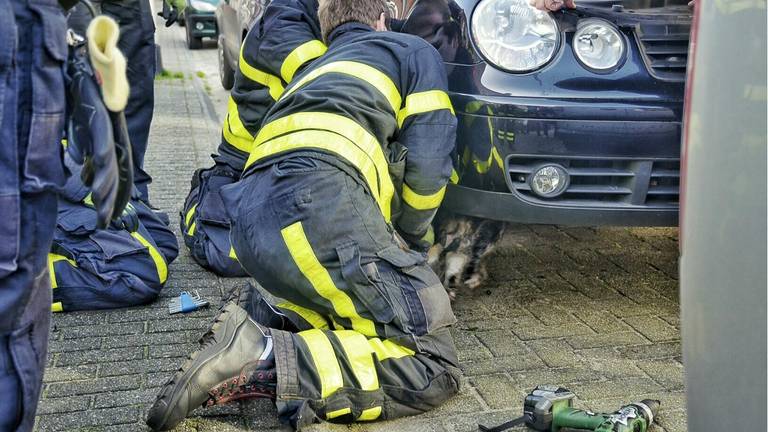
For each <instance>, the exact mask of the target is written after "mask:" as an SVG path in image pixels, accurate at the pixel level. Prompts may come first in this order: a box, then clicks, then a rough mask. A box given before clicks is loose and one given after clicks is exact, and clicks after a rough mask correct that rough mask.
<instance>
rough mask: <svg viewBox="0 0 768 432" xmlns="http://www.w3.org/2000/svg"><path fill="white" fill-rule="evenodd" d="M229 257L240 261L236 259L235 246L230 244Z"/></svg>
mask: <svg viewBox="0 0 768 432" xmlns="http://www.w3.org/2000/svg"><path fill="white" fill-rule="evenodd" d="M229 257H230V258H232V259H233V260H235V261H240V260H239V259H237V252H235V248H233V247H232V246H230V247H229Z"/></svg>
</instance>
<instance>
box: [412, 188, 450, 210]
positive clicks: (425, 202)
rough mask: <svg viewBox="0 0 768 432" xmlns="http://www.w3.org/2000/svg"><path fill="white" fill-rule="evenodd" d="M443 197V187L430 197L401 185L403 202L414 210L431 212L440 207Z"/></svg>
mask: <svg viewBox="0 0 768 432" xmlns="http://www.w3.org/2000/svg"><path fill="white" fill-rule="evenodd" d="M443 196H445V186H443V187H442V188H441V189H440V190H439V191H437V192H435V193H433V194H431V195H421V194H418V193H416V192H414V191H413V189H411V188H410V186H408V185H407V184H406V183H403V201H405V202H406V203H407V204H408V205H409V206H411V207H413V208H415V209H416V210H433V209H436V208H438V207H440V203H441V202H443Z"/></svg>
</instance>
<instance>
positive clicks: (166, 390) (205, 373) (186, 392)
mask: <svg viewBox="0 0 768 432" xmlns="http://www.w3.org/2000/svg"><path fill="white" fill-rule="evenodd" d="M273 368H274V357H273V354H272V337H271V336H270V334H269V330H268V329H266V328H263V327H261V326H260V325H258V324H256V323H255V322H253V320H252V319H251V318H250V317H249V316H248V313H247V312H246V311H245V310H243V309H242V308H240V307H239V306H237V305H236V304H234V303H230V304H228V305H226V306H225V307H224V308H222V309H221V311H220V312H219V315H218V316H217V317H216V319H215V321H214V323H213V326H212V327H211V329H210V330H208V332H207V333H205V334H204V335H203V337H202V338H201V339H200V348H199V349H198V350H197V351H195V352H194V353H192V354H191V355H190V356H189V358H188V359H187V361H186V362H185V363H184V364H183V365H182V366H181V368H179V370H178V372H176V374H174V376H173V377H172V378H171V379H170V380H169V381H168V382H167V383H166V384H165V386H164V387H163V388H162V390H161V391H160V394H158V396H157V399H156V400H155V403H154V405H152V408H151V409H150V410H149V414H148V416H147V425H149V427H150V428H152V429H153V430H169V429H172V428H173V427H174V426H176V425H177V424H178V423H179V422H181V421H182V420H183V419H184V418H185V417H187V416H188V415H189V413H191V412H192V411H193V410H194V409H196V408H198V407H200V406H201V405H203V404H209V405H210V404H211V403H210V402H208V401H209V399H210V398H211V395H210V394H209V393H211V392H213V390H216V389H218V390H219V391H218V393H214V394H219V393H221V391H222V389H223V387H222V383H224V382H225V381H230V382H232V381H234V380H236V381H237V382H236V384H237V387H240V386H241V385H243V386H245V385H250V386H253V389H252V390H249V392H250V393H248V394H246V396H248V395H251V396H258V395H260V392H261V393H268V389H266V388H262V387H269V384H272V383H269V382H268V380H269V377H270V376H271V377H272V379H274V373H266V374H265V373H260V372H269V371H272V370H273ZM259 378H261V379H263V380H264V381H265V382H264V383H263V384H264V385H263V386H262V385H259V386H256V385H255V382H256V381H258V380H259ZM238 393H242V392H238ZM227 395H229V391H228V392H227ZM241 397H243V396H241ZM236 398H239V397H233V398H231V400H234V399H236ZM214 399H215V398H214ZM224 400H226V399H222V402H223V401H224Z"/></svg>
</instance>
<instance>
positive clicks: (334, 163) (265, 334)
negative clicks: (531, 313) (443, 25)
mask: <svg viewBox="0 0 768 432" xmlns="http://www.w3.org/2000/svg"><path fill="white" fill-rule="evenodd" d="M385 8H386V5H385V2H383V1H381V0H324V1H322V2H321V5H320V9H319V12H318V15H319V20H320V27H321V29H322V35H323V39H324V40H325V41H326V43H327V44H328V51H327V52H326V53H325V54H324V55H323V56H322V57H321V58H319V59H318V60H316V61H315V62H313V63H312V64H311V65H310V66H309V67H308V68H306V69H305V70H304V71H303V72H302V73H301V74H300V75H299V76H297V77H296V78H294V81H293V82H292V84H291V85H289V86H288V87H287V88H286V89H285V91H284V92H283V93H282V96H281V97H280V98H279V99H278V101H277V103H276V104H275V105H274V106H273V107H272V108H271V109H270V110H269V112H268V113H267V115H266V117H265V119H264V122H263V125H262V127H261V129H260V130H259V132H258V134H257V136H256V139H255V142H254V147H253V149H252V151H251V154H250V156H249V158H248V161H247V163H246V166H245V172H244V174H243V178H242V180H240V181H239V182H237V183H235V184H233V185H231V186H227V187H225V188H224V189H223V191H222V196H223V198H224V203H225V206H226V208H227V209H229V210H230V213H231V216H232V242H233V246H234V249H235V251H236V253H237V256H238V258H239V260H240V262H241V264H242V265H243V267H244V268H245V269H246V270H247V271H248V273H249V274H250V275H251V276H253V277H254V278H255V279H256V281H258V282H259V283H260V284H261V285H262V286H263V287H264V288H265V289H266V290H267V291H269V292H270V293H271V294H273V295H275V296H276V297H280V298H282V299H283V302H282V303H281V305H282V308H281V310H282V309H290V310H291V311H292V312H293V313H292V314H285V316H284V318H288V321H290V324H291V325H285V326H280V325H276V324H275V323H279V322H280V320H277V319H275V320H271V319H263V318H265V317H266V315H268V314H252V315H251V316H249V312H247V311H246V310H244V309H242V308H241V307H240V306H238V304H237V303H229V304H228V305H226V306H225V307H223V308H222V310H221V313H220V315H219V316H218V317H217V318H216V320H215V322H214V324H213V327H212V328H211V329H210V331H209V332H208V333H206V335H205V336H203V339H202V341H201V347H200V349H199V350H198V351H197V352H195V353H193V354H192V355H191V356H190V358H189V360H188V361H187V362H185V363H184V364H183V365H182V366H181V368H180V370H179V371H178V372H177V373H176V374H175V375H174V376H173V377H172V378H171V380H169V381H168V382H167V383H166V385H165V386H164V387H163V389H162V390H161V392H160V394H159V395H158V398H157V400H156V401H155V404H154V405H153V407H152V408H151V409H150V411H149V416H148V419H147V423H148V424H149V425H150V427H152V428H153V429H155V430H167V429H170V428H172V427H174V426H175V425H176V424H177V423H178V422H180V421H181V420H182V419H183V418H184V417H186V416H187V415H188V414H189V413H190V412H192V410H194V409H195V408H197V407H199V406H200V405H201V404H205V405H216V404H220V403H225V402H228V401H232V400H235V399H240V398H247V397H269V398H272V399H274V400H275V401H276V404H277V409H278V414H279V415H280V417H281V419H282V420H283V421H285V422H287V423H289V424H291V425H292V426H293V427H294V428H296V429H299V428H301V427H303V426H306V425H308V424H310V423H312V422H314V421H316V420H318V419H321V420H329V421H333V422H341V423H351V422H356V421H373V420H385V419H393V418H397V417H401V416H406V415H412V414H418V413H421V412H424V411H428V410H430V409H433V408H435V407H436V406H438V405H440V404H441V403H443V402H444V401H446V400H447V399H449V398H450V397H452V396H453V395H454V394H456V393H457V392H458V389H459V382H460V379H459V375H460V372H459V369H458V360H457V356H456V351H455V346H454V343H453V339H452V337H451V334H450V332H449V326H450V325H452V324H453V323H454V322H455V317H454V315H453V313H452V311H451V308H450V301H449V299H448V296H447V293H446V291H445V289H444V288H443V286H442V285H441V283H440V280H439V279H438V277H437V276H436V275H435V274H434V273H433V272H432V270H431V269H430V268H429V266H428V265H427V264H426V262H425V260H426V256H425V254H424V252H425V251H426V250H427V248H428V247H429V246H430V244H431V243H430V241H429V239H428V237H429V232H430V230H429V227H430V222H431V220H432V218H433V217H434V215H435V213H436V211H437V208H438V206H439V205H440V202H441V201H442V198H443V194H444V192H445V185H446V184H447V182H448V180H449V178H450V176H451V171H452V164H451V152H452V151H453V149H454V145H455V142H454V141H455V128H456V118H455V116H454V113H453V108H452V106H451V103H450V100H449V98H448V95H447V94H446V87H447V80H446V76H445V70H444V68H443V64H442V61H441V58H440V56H439V54H438V53H437V51H436V50H435V49H434V48H433V47H432V46H431V45H429V44H428V43H427V42H425V41H424V40H422V39H420V38H418V37H416V36H411V35H404V34H396V33H391V32H384V31H381V30H385V29H386V26H385V22H386V17H385V14H384V13H382V11H385V10H386V9H385ZM374 29H376V30H380V32H375V31H374ZM390 173H392V175H391V174H390ZM393 198H394V199H393ZM241 294H244V296H245V297H248V296H251V295H252V294H253V293H252V292H249V291H248V290H246V291H245V292H244V293H241ZM237 300H238V303H239V302H240V298H237ZM256 321H260V323H257V322H256ZM268 325H272V327H268Z"/></svg>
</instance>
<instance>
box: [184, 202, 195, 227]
mask: <svg viewBox="0 0 768 432" xmlns="http://www.w3.org/2000/svg"><path fill="white" fill-rule="evenodd" d="M195 210H197V204H195V205H193V206H192V208H191V209H189V211H188V212H187V215H186V216H184V224H185V225H186V226H189V221H191V220H192V217H193V216H194V215H195Z"/></svg>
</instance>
